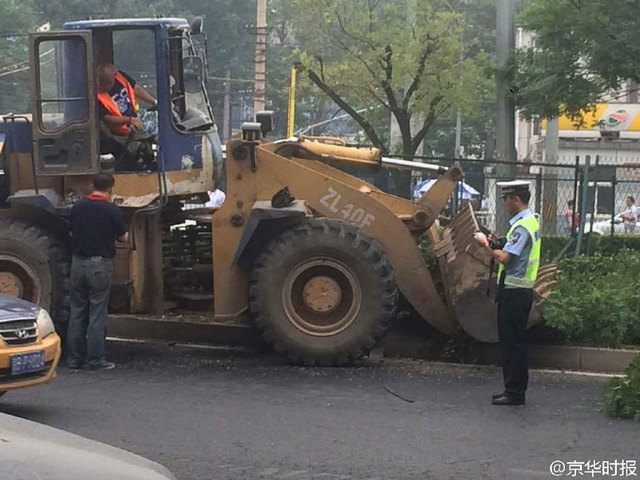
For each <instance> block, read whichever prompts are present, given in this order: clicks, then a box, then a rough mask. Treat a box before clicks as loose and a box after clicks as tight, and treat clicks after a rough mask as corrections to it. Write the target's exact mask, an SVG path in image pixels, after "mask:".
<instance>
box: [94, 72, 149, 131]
mask: <svg viewBox="0 0 640 480" xmlns="http://www.w3.org/2000/svg"><path fill="white" fill-rule="evenodd" d="M116 82H118V83H119V84H120V85H123V86H124V88H126V89H127V94H128V95H129V100H131V104H132V105H133V109H134V110H135V111H136V112H137V111H138V109H139V108H140V107H139V106H138V102H137V101H136V94H135V92H134V91H133V87H132V86H131V84H130V83H129V82H128V81H127V79H126V78H125V77H124V75H122V74H121V73H120V72H116ZM98 101H99V102H100V104H101V105H102V106H103V107H104V108H105V109H106V110H107V113H108V114H109V115H113V116H114V117H123V115H122V112H120V109H119V108H118V105H116V102H114V101H113V98H111V95H110V94H109V92H98ZM105 123H107V122H105ZM107 125H108V123H107ZM109 129H110V130H111V133H114V134H115V135H129V126H128V125H124V124H122V125H109Z"/></svg>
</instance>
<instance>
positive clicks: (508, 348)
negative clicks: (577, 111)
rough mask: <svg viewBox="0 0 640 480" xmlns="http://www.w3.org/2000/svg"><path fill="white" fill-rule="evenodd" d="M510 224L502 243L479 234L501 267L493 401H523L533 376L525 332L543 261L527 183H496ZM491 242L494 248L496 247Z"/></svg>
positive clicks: (494, 403)
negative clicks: (499, 382) (500, 388)
mask: <svg viewBox="0 0 640 480" xmlns="http://www.w3.org/2000/svg"><path fill="white" fill-rule="evenodd" d="M498 186H499V187H501V188H502V199H503V200H504V207H505V209H506V210H507V212H508V213H509V214H510V215H511V219H510V220H509V223H510V224H511V228H510V229H509V231H508V232H507V235H506V239H505V242H504V245H496V242H490V241H489V239H487V237H486V236H484V235H483V234H476V242H477V243H478V244H479V245H480V246H482V247H485V248H487V249H488V250H489V251H490V252H491V255H492V256H493V258H494V259H495V260H496V261H497V262H498V263H499V267H498V339H499V342H500V358H501V363H502V374H503V378H504V392H503V393H501V394H498V395H494V396H493V399H492V403H493V405H524V403H525V392H526V390H527V383H528V380H529V372H528V366H527V351H526V342H525V335H526V331H527V323H528V321H529V312H530V311H531V305H532V303H533V284H534V283H535V281H536V276H537V274H538V265H539V263H540V245H541V241H540V226H539V225H538V221H537V220H536V217H535V216H534V215H533V213H532V212H531V210H529V207H528V204H529V199H530V197H531V193H530V192H529V182H524V181H519V180H515V181H512V182H498ZM492 247H493V248H492Z"/></svg>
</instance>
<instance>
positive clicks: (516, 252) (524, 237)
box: [503, 208, 533, 288]
mask: <svg viewBox="0 0 640 480" xmlns="http://www.w3.org/2000/svg"><path fill="white" fill-rule="evenodd" d="M532 216H533V213H532V212H531V210H529V209H528V208H527V209H526V210H523V211H521V212H520V213H518V214H517V215H514V216H513V217H512V218H511V219H510V220H509V224H510V225H513V224H514V223H516V222H517V221H518V220H520V219H521V218H528V217H532ZM532 246H533V242H532V241H531V235H529V232H528V231H527V229H526V228H524V227H522V226H519V227H516V228H515V230H514V231H513V232H512V233H511V235H510V236H509V238H508V239H507V243H506V245H505V246H504V248H503V250H504V251H505V252H507V253H510V254H511V260H509V263H507V264H506V265H505V266H504V273H505V275H511V276H514V277H518V278H524V276H525V272H526V271H527V264H528V263H529V256H530V255H531V247H532ZM504 288H516V287H512V286H509V285H505V286H504Z"/></svg>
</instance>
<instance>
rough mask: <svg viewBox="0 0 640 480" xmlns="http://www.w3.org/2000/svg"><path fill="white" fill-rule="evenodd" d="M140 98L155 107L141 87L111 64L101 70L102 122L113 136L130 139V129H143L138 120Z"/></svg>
mask: <svg viewBox="0 0 640 480" xmlns="http://www.w3.org/2000/svg"><path fill="white" fill-rule="evenodd" d="M138 99H140V100H142V101H143V102H145V103H147V104H149V105H151V106H156V104H157V102H156V99H155V98H153V96H152V95H150V94H149V93H148V92H147V91H146V90H145V89H144V88H143V87H142V85H140V84H138V83H136V81H135V80H134V79H133V78H131V77H130V76H129V75H127V74H126V73H124V72H120V71H118V69H117V68H116V67H115V66H113V65H111V64H110V63H108V64H104V65H100V66H99V67H98V109H99V116H100V119H101V120H103V121H104V122H105V124H106V125H107V127H108V128H109V130H110V131H111V133H112V134H113V135H120V136H128V135H129V133H130V132H131V130H136V131H140V130H142V123H141V122H140V120H139V119H138V109H139V105H138Z"/></svg>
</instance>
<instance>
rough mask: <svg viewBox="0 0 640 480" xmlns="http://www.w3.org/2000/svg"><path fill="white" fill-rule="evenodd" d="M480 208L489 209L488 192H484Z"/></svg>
mask: <svg viewBox="0 0 640 480" xmlns="http://www.w3.org/2000/svg"><path fill="white" fill-rule="evenodd" d="M480 210H483V211H486V210H489V197H487V194H486V193H483V194H482V200H481V201H480Z"/></svg>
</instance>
